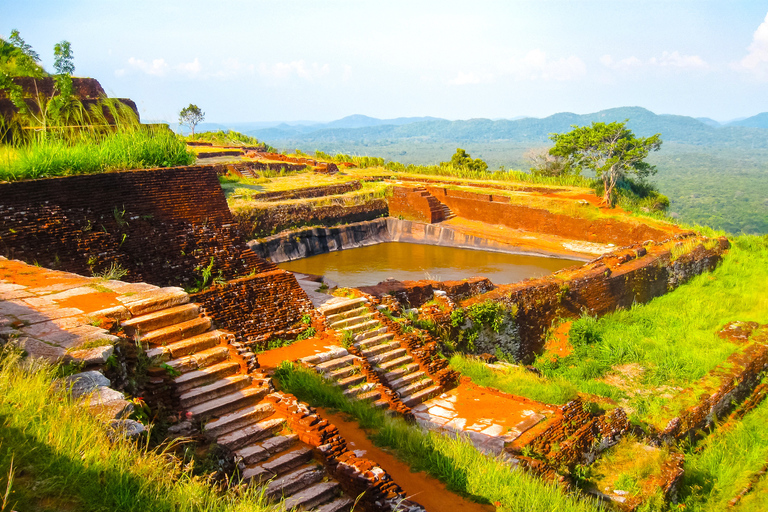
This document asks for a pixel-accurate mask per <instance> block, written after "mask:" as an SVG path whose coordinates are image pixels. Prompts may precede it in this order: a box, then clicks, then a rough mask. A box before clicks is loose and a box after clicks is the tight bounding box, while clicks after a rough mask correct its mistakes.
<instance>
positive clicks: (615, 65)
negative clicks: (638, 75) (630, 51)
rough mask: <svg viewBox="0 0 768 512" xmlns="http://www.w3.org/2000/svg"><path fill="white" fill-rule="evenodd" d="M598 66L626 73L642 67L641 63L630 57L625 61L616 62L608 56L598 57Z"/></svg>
mask: <svg viewBox="0 0 768 512" xmlns="http://www.w3.org/2000/svg"><path fill="white" fill-rule="evenodd" d="M600 64H602V65H603V66H605V67H607V68H610V69H617V70H619V71H627V70H630V69H636V68H639V67H640V66H642V65H643V61H641V60H640V59H638V58H637V57H635V56H634V55H632V56H631V57H627V58H626V59H621V60H618V61H615V60H613V57H611V56H610V55H603V56H602V57H600Z"/></svg>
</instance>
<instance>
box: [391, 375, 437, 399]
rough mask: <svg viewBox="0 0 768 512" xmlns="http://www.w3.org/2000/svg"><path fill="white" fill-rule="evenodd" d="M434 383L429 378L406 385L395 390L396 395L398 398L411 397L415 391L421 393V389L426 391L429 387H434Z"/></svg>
mask: <svg viewBox="0 0 768 512" xmlns="http://www.w3.org/2000/svg"><path fill="white" fill-rule="evenodd" d="M434 385H435V381H433V380H432V379H430V378H426V379H421V380H417V381H416V382H414V383H412V384H408V385H407V386H403V387H401V388H397V389H395V391H396V392H397V394H398V395H400V396H412V395H413V394H414V393H416V392H417V391H421V390H422V389H426V388H428V387H429V386H434Z"/></svg>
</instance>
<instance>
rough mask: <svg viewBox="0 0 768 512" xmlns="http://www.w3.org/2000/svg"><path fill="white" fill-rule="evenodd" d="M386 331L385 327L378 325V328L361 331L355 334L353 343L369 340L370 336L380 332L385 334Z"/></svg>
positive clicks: (373, 336) (379, 334)
mask: <svg viewBox="0 0 768 512" xmlns="http://www.w3.org/2000/svg"><path fill="white" fill-rule="evenodd" d="M386 332H387V328H386V327H379V328H378V329H372V330H370V331H366V332H362V333H360V334H355V343H359V342H363V341H365V340H369V339H371V338H375V337H377V336H381V335H382V334H386Z"/></svg>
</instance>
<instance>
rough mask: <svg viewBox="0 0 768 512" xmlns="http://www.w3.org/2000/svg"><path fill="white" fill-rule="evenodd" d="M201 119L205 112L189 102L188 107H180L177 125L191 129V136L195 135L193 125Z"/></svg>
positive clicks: (203, 117)
mask: <svg viewBox="0 0 768 512" xmlns="http://www.w3.org/2000/svg"><path fill="white" fill-rule="evenodd" d="M203 119H205V112H203V111H202V110H200V107H198V106H197V105H193V104H192V103H190V104H189V106H188V107H186V108H183V109H181V112H179V125H180V126H189V128H190V130H192V136H193V137H194V136H195V126H197V123H199V122H200V121H202V120H203Z"/></svg>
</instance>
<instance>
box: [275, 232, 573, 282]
mask: <svg viewBox="0 0 768 512" xmlns="http://www.w3.org/2000/svg"><path fill="white" fill-rule="evenodd" d="M582 264H583V262H580V261H575V260H568V259H563V258H548V257H543V256H527V255H525V256H524V255H518V254H506V253H501V252H489V251H477V250H473V249H458V248H455V247H441V246H437V245H421V244H409V243H402V242H387V243H382V244H377V245H370V246H368V247H360V248H356V249H345V250H343V251H336V252H329V253H325V254H318V255H317V256H310V257H308V258H302V259H298V260H294V261H287V262H285V263H280V264H279V265H278V266H279V267H280V268H283V269H286V270H290V271H293V272H300V273H303V274H315V275H321V276H325V277H326V278H328V279H330V280H331V281H335V282H336V283H338V285H339V286H342V287H347V288H354V287H358V286H371V285H375V284H378V283H380V282H381V281H384V280H385V279H388V278H392V279H397V280H398V281H407V280H411V281H417V280H419V279H431V280H435V281H451V280H460V279H466V278H469V277H475V276H483V277H487V278H488V279H490V280H491V282H493V283H494V284H509V283H515V282H517V281H522V280H523V279H525V278H528V277H542V276H545V275H548V274H551V273H552V272H555V271H556V270H560V269H562V268H566V267H571V266H574V265H582Z"/></svg>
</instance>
